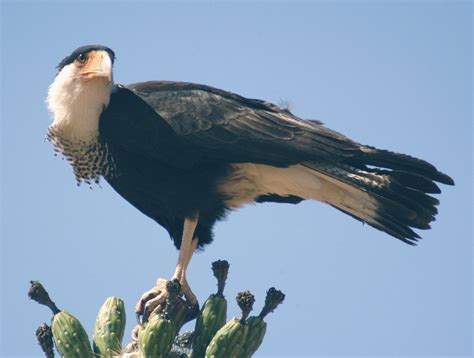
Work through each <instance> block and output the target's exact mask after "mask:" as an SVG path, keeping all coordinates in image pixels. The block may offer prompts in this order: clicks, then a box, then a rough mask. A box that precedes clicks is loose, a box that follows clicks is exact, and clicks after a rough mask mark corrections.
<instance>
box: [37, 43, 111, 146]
mask: <svg viewBox="0 0 474 358" xmlns="http://www.w3.org/2000/svg"><path fill="white" fill-rule="evenodd" d="M114 60H115V54H114V52H113V51H112V50H111V49H110V48H108V47H105V46H101V45H89V46H82V47H79V48H77V49H76V50H74V51H73V52H72V53H71V54H70V55H69V56H67V57H65V58H64V59H63V60H62V61H61V62H60V63H59V65H58V73H57V74H56V77H55V79H54V82H53V83H52V84H51V85H50V87H49V91H48V98H47V100H46V101H47V104H48V109H49V110H50V112H51V113H52V115H53V117H54V120H53V124H52V128H54V130H55V131H56V132H59V133H60V134H61V135H62V136H64V137H67V138H68V139H69V140H81V141H84V140H87V139H89V138H91V137H95V136H97V133H98V123H99V117H100V114H101V112H102V111H103V110H104V108H105V107H107V105H108V103H109V100H110V94H111V91H112V86H113V75H112V66H113V63H114Z"/></svg>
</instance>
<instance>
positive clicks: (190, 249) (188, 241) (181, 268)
mask: <svg viewBox="0 0 474 358" xmlns="http://www.w3.org/2000/svg"><path fill="white" fill-rule="evenodd" d="M198 221H199V216H198V215H196V216H195V217H192V218H189V217H188V218H185V219H184V225H183V236H182V238H181V247H180V249H179V256H178V262H177V264H176V271H175V272H174V275H173V278H177V279H178V280H179V282H181V285H182V286H183V293H184V295H185V296H186V298H187V299H188V300H189V301H190V302H191V303H192V304H194V303H197V300H196V296H194V294H193V292H192V291H191V289H190V287H189V285H188V282H187V281H186V270H187V268H188V266H189V263H190V262H191V258H192V256H193V253H194V250H196V247H197V243H198V239H197V238H194V231H195V230H196V226H197V224H198Z"/></svg>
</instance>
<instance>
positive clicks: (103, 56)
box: [79, 51, 112, 81]
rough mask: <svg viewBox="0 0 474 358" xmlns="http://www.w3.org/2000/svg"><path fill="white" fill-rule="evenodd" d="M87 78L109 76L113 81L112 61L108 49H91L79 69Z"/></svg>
mask: <svg viewBox="0 0 474 358" xmlns="http://www.w3.org/2000/svg"><path fill="white" fill-rule="evenodd" d="M79 74H80V75H81V76H84V77H86V78H98V77H99V78H107V79H108V80H109V81H112V61H111V60H110V57H109V54H108V53H107V52H106V51H91V52H89V53H88V56H87V60H86V62H85V63H84V64H82V68H81V70H80V71H79Z"/></svg>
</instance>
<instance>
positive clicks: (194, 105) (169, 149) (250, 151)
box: [100, 81, 453, 185]
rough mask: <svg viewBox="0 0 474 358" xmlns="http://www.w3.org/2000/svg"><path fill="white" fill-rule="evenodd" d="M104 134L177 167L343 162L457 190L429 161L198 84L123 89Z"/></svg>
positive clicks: (119, 90) (113, 104)
mask: <svg viewBox="0 0 474 358" xmlns="http://www.w3.org/2000/svg"><path fill="white" fill-rule="evenodd" d="M100 133H101V135H103V136H105V137H106V138H107V139H109V140H112V141H113V142H114V143H115V144H116V145H119V146H122V147H123V148H125V149H126V150H127V151H134V152H137V153H139V154H141V155H144V156H147V157H151V158H153V159H156V160H160V161H162V162H167V163H168V164H169V165H173V166H178V167H189V166H193V165H195V164H196V163H200V162H201V161H202V160H208V161H224V162H228V163H245V162H253V163H260V164H269V165H274V166H282V167H284V166H288V165H291V164H295V163H301V162H307V161H311V162H316V163H317V162H321V163H323V164H325V165H326V164H336V163H344V164H348V165H351V166H355V167H358V168H362V169H367V166H375V167H380V168H388V169H394V170H397V173H399V176H400V178H401V180H403V179H404V173H408V174H407V175H408V176H409V179H407V180H409V181H413V178H412V176H411V175H410V174H415V175H418V176H421V177H423V178H427V179H429V181H431V180H434V181H438V182H441V183H445V184H453V181H452V179H451V178H450V177H448V176H447V175H445V174H443V173H441V172H439V171H438V170H437V169H436V168H435V167H434V166H433V165H431V164H429V163H428V162H426V161H424V160H421V159H417V158H414V157H411V156H408V155H404V154H398V153H393V152H390V151H387V150H379V149H376V148H373V147H370V146H364V145H361V144H359V143H356V142H354V141H352V140H350V139H349V138H347V137H345V136H344V135H342V134H340V133H338V132H335V131H333V130H330V129H328V128H326V127H325V126H324V125H322V123H321V122H318V121H311V120H303V119H301V118H298V117H297V116H295V115H293V114H292V113H290V112H289V111H287V110H285V109H282V108H280V107H278V106H276V105H274V104H271V103H268V102H264V101H260V100H255V99H248V98H244V97H241V96H239V95H236V94H233V93H230V92H226V91H222V90H219V89H216V88H213V87H209V86H204V85H198V84H193V83H186V82H168V81H153V82H143V83H136V84H132V85H129V86H127V87H123V86H116V87H115V89H114V93H113V94H112V96H111V101H110V104H109V106H108V107H107V109H106V110H105V111H104V113H103V114H102V116H101V121H100ZM423 178H421V179H420V181H421V182H423V183H425V181H424V180H423ZM414 185H418V184H417V183H415V184H414ZM420 185H421V184H420Z"/></svg>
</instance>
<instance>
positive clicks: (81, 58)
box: [76, 52, 87, 63]
mask: <svg viewBox="0 0 474 358" xmlns="http://www.w3.org/2000/svg"><path fill="white" fill-rule="evenodd" d="M76 60H77V61H78V62H80V63H84V62H86V60H87V56H86V54H85V53H82V52H81V53H80V54H79V55H78V56H77V57H76Z"/></svg>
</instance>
